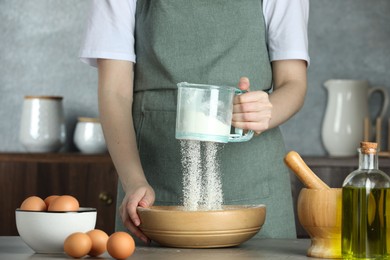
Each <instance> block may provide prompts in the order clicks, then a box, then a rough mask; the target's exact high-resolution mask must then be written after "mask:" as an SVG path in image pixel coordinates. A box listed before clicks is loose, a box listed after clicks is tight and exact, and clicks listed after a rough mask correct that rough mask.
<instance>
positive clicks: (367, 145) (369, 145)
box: [360, 142, 378, 154]
mask: <svg viewBox="0 0 390 260" xmlns="http://www.w3.org/2000/svg"><path fill="white" fill-rule="evenodd" d="M377 148H378V144H377V143H373V142H360V149H361V151H362V153H364V154H370V153H376V149H377Z"/></svg>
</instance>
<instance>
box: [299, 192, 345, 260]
mask: <svg viewBox="0 0 390 260" xmlns="http://www.w3.org/2000/svg"><path fill="white" fill-rule="evenodd" d="M297 210H298V219H299V222H300V223H301V225H302V226H303V228H304V229H305V230H306V232H307V233H308V234H309V236H310V238H311V246H310V248H309V249H308V251H307V256H311V257H318V258H341V189H337V188H332V189H321V190H317V189H306V188H303V189H302V190H301V191H300V193H299V196H298V205H297Z"/></svg>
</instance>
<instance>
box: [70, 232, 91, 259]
mask: <svg viewBox="0 0 390 260" xmlns="http://www.w3.org/2000/svg"><path fill="white" fill-rule="evenodd" d="M91 247H92V241H91V239H90V238H89V236H88V235H87V234H85V233H81V232H76V233H73V234H71V235H69V236H68V237H67V238H66V239H65V241H64V251H65V253H66V254H68V255H69V256H71V257H73V258H80V257H83V256H86V255H87V254H88V252H89V251H90V250H91Z"/></svg>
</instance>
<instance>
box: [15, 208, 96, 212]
mask: <svg viewBox="0 0 390 260" xmlns="http://www.w3.org/2000/svg"><path fill="white" fill-rule="evenodd" d="M15 211H16V212H30V213H41V214H45V213H46V214H47V213H49V214H52V213H54V214H58V213H67V214H71V213H77V214H81V213H88V212H97V209H96V208H88V207H80V208H79V209H78V210H77V211H47V210H46V211H35V210H23V209H20V208H17V209H16V210H15Z"/></svg>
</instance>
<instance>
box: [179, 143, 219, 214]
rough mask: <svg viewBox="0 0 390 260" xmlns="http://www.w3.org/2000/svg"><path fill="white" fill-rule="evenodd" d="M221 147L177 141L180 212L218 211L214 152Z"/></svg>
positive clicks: (216, 165)
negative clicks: (179, 149)
mask: <svg viewBox="0 0 390 260" xmlns="http://www.w3.org/2000/svg"><path fill="white" fill-rule="evenodd" d="M222 145H223V144H220V143H214V142H201V141H195V140H181V141H180V146H181V163H182V167H183V206H184V210H188V211H197V210H218V209H221V208H222V204H223V192H222V181H221V173H220V167H219V161H218V157H217V154H218V150H219V149H220V147H221V146H222Z"/></svg>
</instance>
